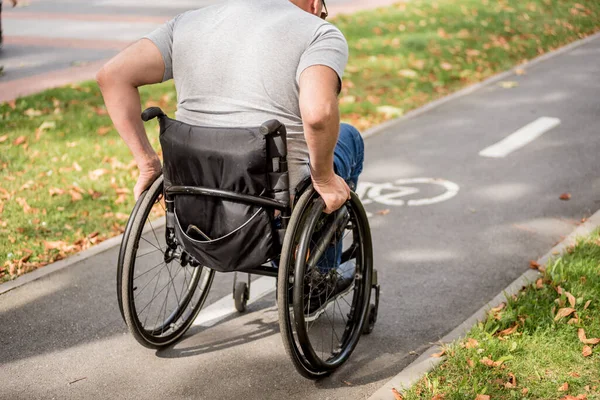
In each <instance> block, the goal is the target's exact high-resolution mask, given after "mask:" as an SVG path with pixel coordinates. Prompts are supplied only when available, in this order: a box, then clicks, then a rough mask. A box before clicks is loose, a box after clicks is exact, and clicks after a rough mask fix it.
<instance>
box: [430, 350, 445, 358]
mask: <svg viewBox="0 0 600 400" xmlns="http://www.w3.org/2000/svg"><path fill="white" fill-rule="evenodd" d="M444 354H446V350H445V349H444V350H442V351H440V352H439V353H435V354H432V355H431V357H433V358H440V357H441V356H443V355H444Z"/></svg>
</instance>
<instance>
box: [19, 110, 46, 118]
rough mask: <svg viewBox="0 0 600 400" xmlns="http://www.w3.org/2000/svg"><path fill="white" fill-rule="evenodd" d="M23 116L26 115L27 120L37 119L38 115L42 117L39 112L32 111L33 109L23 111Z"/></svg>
mask: <svg viewBox="0 0 600 400" xmlns="http://www.w3.org/2000/svg"><path fill="white" fill-rule="evenodd" d="M23 114H25V115H27V116H28V117H29V118H33V117H39V116H40V115H42V112H41V111H40V110H34V109H33V108H28V109H27V110H25V112H23Z"/></svg>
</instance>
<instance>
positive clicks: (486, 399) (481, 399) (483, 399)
mask: <svg viewBox="0 0 600 400" xmlns="http://www.w3.org/2000/svg"><path fill="white" fill-rule="evenodd" d="M475 400H490V396H489V395H487V394H478V395H477V397H475Z"/></svg>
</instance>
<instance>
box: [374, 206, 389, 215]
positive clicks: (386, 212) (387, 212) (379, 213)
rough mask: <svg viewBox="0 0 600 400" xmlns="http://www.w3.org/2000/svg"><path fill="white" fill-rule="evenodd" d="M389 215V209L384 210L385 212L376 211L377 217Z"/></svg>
mask: <svg viewBox="0 0 600 400" xmlns="http://www.w3.org/2000/svg"><path fill="white" fill-rule="evenodd" d="M389 213H390V209H389V208H386V209H385V210H380V211H377V215H388V214H389Z"/></svg>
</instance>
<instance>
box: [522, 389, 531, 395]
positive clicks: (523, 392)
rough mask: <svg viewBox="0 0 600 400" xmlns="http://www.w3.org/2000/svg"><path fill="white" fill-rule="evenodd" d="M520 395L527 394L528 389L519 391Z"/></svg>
mask: <svg viewBox="0 0 600 400" xmlns="http://www.w3.org/2000/svg"><path fill="white" fill-rule="evenodd" d="M521 393H522V394H527V393H529V389H527V388H523V390H521Z"/></svg>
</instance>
